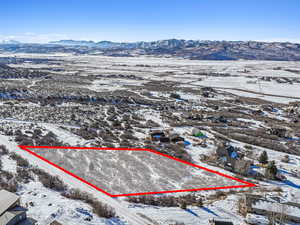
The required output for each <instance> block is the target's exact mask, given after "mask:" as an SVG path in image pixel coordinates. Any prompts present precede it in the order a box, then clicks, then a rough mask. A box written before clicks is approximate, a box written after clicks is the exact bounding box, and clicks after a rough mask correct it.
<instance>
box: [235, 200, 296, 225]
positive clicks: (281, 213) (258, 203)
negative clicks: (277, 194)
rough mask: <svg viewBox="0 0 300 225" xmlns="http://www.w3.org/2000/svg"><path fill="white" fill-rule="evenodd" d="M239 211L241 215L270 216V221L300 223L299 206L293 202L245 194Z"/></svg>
mask: <svg viewBox="0 0 300 225" xmlns="http://www.w3.org/2000/svg"><path fill="white" fill-rule="evenodd" d="M239 210H240V213H242V214H243V215H247V214H248V213H252V214H258V215H262V216H267V217H268V216H270V215H272V217H273V218H272V219H273V220H275V221H278V222H291V223H300V204H298V203H294V202H278V201H275V200H273V199H266V198H263V197H261V196H259V195H250V194H246V195H244V196H243V198H242V199H241V202H240V209H239Z"/></svg>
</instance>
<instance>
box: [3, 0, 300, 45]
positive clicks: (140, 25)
mask: <svg viewBox="0 0 300 225" xmlns="http://www.w3.org/2000/svg"><path fill="white" fill-rule="evenodd" d="M0 5H1V7H0V40H3V39H15V40H19V41H25V42H47V41H50V40H58V39H76V40H79V39H85V40H94V41H100V40H112V41H141V40H145V41H151V40H161V39H169V38H182V39H196V40H263V41H292V42H300V0H239V1H238V0H185V1H183V0H181V1H180V0H151V1H150V0H148V1H147V0H108V1H102V0H51V1H50V0H1V4H0Z"/></svg>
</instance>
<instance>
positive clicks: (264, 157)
mask: <svg viewBox="0 0 300 225" xmlns="http://www.w3.org/2000/svg"><path fill="white" fill-rule="evenodd" d="M258 161H259V162H260V163H262V164H267V163H268V154H267V152H266V151H263V152H262V153H261V155H260V156H259V158H258Z"/></svg>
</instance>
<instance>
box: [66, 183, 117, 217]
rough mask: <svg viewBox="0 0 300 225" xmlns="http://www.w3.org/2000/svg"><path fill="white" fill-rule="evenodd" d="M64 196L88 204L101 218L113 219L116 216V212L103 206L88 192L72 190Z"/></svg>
mask: <svg viewBox="0 0 300 225" xmlns="http://www.w3.org/2000/svg"><path fill="white" fill-rule="evenodd" d="M62 196H64V197H66V198H70V199H74V200H81V201H83V202H86V203H87V204H89V205H90V206H91V207H92V208H93V212H94V213H95V214H97V215H98V216H99V217H104V218H112V217H115V216H116V213H115V210H114V209H113V208H111V207H109V206H108V205H106V204H103V203H101V202H99V201H97V200H96V199H95V198H93V197H92V196H91V195H90V194H88V193H86V192H81V191H80V190H78V189H71V190H69V191H68V192H64V193H62Z"/></svg>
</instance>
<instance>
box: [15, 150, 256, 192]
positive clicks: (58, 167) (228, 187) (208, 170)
mask: <svg viewBox="0 0 300 225" xmlns="http://www.w3.org/2000/svg"><path fill="white" fill-rule="evenodd" d="M18 147H19V148H21V149H22V150H24V151H26V152H28V153H30V154H31V155H33V156H35V157H37V158H39V159H41V160H42V161H44V162H47V163H48V164H50V165H52V166H54V167H56V168H57V169H59V170H62V171H63V172H65V173H67V174H69V175H70V176H72V177H74V178H76V179H77V180H80V181H81V182H83V183H85V184H87V185H89V186H91V187H93V188H94V189H96V190H98V191H100V192H102V193H104V194H106V195H108V196H110V197H123V196H137V195H151V194H165V193H177V192H191V191H203V190H219V189H231V188H245V187H255V186H256V184H253V183H250V182H247V181H243V180H240V179H238V178H235V177H232V176H229V175H227V174H224V173H220V172H218V171H215V170H211V169H208V168H206V167H203V166H199V165H196V164H193V163H190V162H187V161H184V160H181V159H178V158H175V157H173V156H169V155H167V154H164V153H161V152H158V151H155V150H152V149H146V148H97V147H62V146H24V145H19V146H18ZM28 148H54V149H81V150H113V151H147V152H151V153H154V154H157V155H160V156H163V157H166V158H169V159H173V160H175V161H177V162H180V163H183V164H186V165H189V166H192V167H196V168H198V169H202V170H205V171H207V172H210V173H214V174H217V175H219V176H222V177H225V178H228V179H231V180H235V181H237V182H239V183H242V185H234V186H224V187H207V188H195V189H182V190H170V191H156V192H143V193H141V192H140V193H128V194H116V195H114V194H110V193H108V192H106V191H105V190H103V189H101V188H99V187H97V186H96V185H94V184H92V183H90V182H88V181H86V180H84V179H83V178H81V177H79V176H77V175H76V174H74V173H72V172H70V171H68V170H66V169H64V168H62V167H61V166H59V165H57V164H55V163H53V162H51V161H49V160H48V159H45V158H44V157H42V156H40V155H38V154H37V153H35V152H33V151H31V150H29V149H28Z"/></svg>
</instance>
